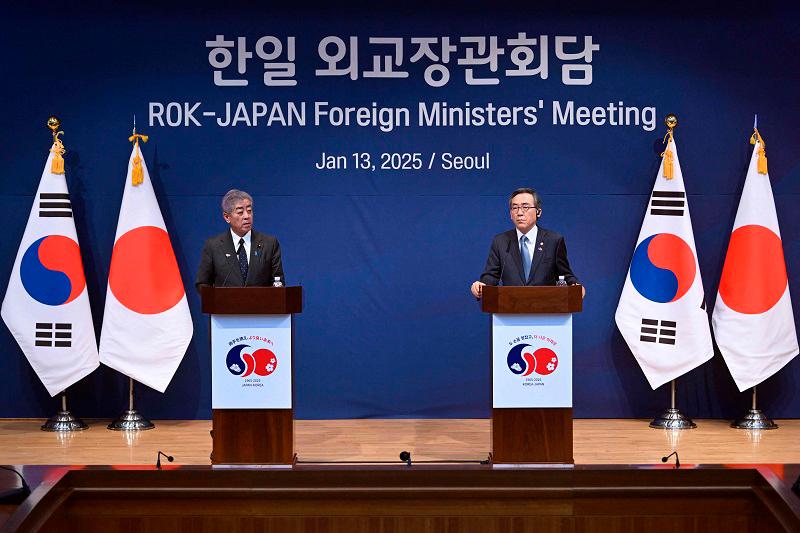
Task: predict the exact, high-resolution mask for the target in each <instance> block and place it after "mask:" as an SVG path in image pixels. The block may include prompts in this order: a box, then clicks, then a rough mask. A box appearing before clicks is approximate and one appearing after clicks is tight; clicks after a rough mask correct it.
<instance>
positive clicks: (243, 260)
mask: <svg viewBox="0 0 800 533" xmlns="http://www.w3.org/2000/svg"><path fill="white" fill-rule="evenodd" d="M236 254H237V255H238V256H239V271H240V272H241V273H242V285H244V284H245V283H246V282H247V268H248V266H247V250H245V249H244V239H239V249H238V250H236Z"/></svg>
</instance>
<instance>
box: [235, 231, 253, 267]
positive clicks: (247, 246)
mask: <svg viewBox="0 0 800 533" xmlns="http://www.w3.org/2000/svg"><path fill="white" fill-rule="evenodd" d="M251 233H252V232H250V231H248V232H247V233H245V234H244V237H239V236H238V235H236V234H235V233H234V232H233V230H231V237H232V238H233V251H234V252H237V253H238V252H239V239H244V251H245V252H246V253H247V264H248V265H249V264H250V237H251Z"/></svg>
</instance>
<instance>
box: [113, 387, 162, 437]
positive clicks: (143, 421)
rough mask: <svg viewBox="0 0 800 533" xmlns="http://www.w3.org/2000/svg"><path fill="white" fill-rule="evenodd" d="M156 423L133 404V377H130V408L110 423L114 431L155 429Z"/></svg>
mask: <svg viewBox="0 0 800 533" xmlns="http://www.w3.org/2000/svg"><path fill="white" fill-rule="evenodd" d="M154 427H156V425H155V424H153V423H152V422H150V421H149V420H148V419H147V418H145V417H143V416H142V415H141V414H139V412H138V411H136V409H135V408H134V406H133V378H131V377H129V378H128V409H127V410H126V411H125V412H124V413H122V414H121V415H119V417H117V419H116V420H114V421H113V422H111V423H110V424H109V425H108V429H110V430H113V431H140V430H145V429H153V428H154Z"/></svg>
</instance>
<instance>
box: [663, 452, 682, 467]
mask: <svg viewBox="0 0 800 533" xmlns="http://www.w3.org/2000/svg"><path fill="white" fill-rule="evenodd" d="M673 455H674V456H675V468H676V469H678V468H680V467H681V460H680V459H679V458H678V451H677V450H675V451H674V452H672V453H671V454H669V455H666V456H664V457H662V458H661V462H662V463H666V462H667V461H669V458H670V457H672V456H673Z"/></svg>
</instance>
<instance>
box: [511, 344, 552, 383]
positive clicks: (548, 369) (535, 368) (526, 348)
mask: <svg viewBox="0 0 800 533" xmlns="http://www.w3.org/2000/svg"><path fill="white" fill-rule="evenodd" d="M506 364H507V365H508V369H509V370H510V371H511V372H512V373H514V374H516V375H518V376H522V377H527V376H530V375H531V374H534V373H535V374H538V375H540V376H547V375H549V374H552V373H553V372H555V371H556V369H557V368H558V355H557V354H556V352H554V351H553V350H551V349H550V348H544V347H543V348H534V347H532V346H531V345H530V344H517V345H516V346H514V347H512V348H511V349H510V350H509V351H508V356H506Z"/></svg>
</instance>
